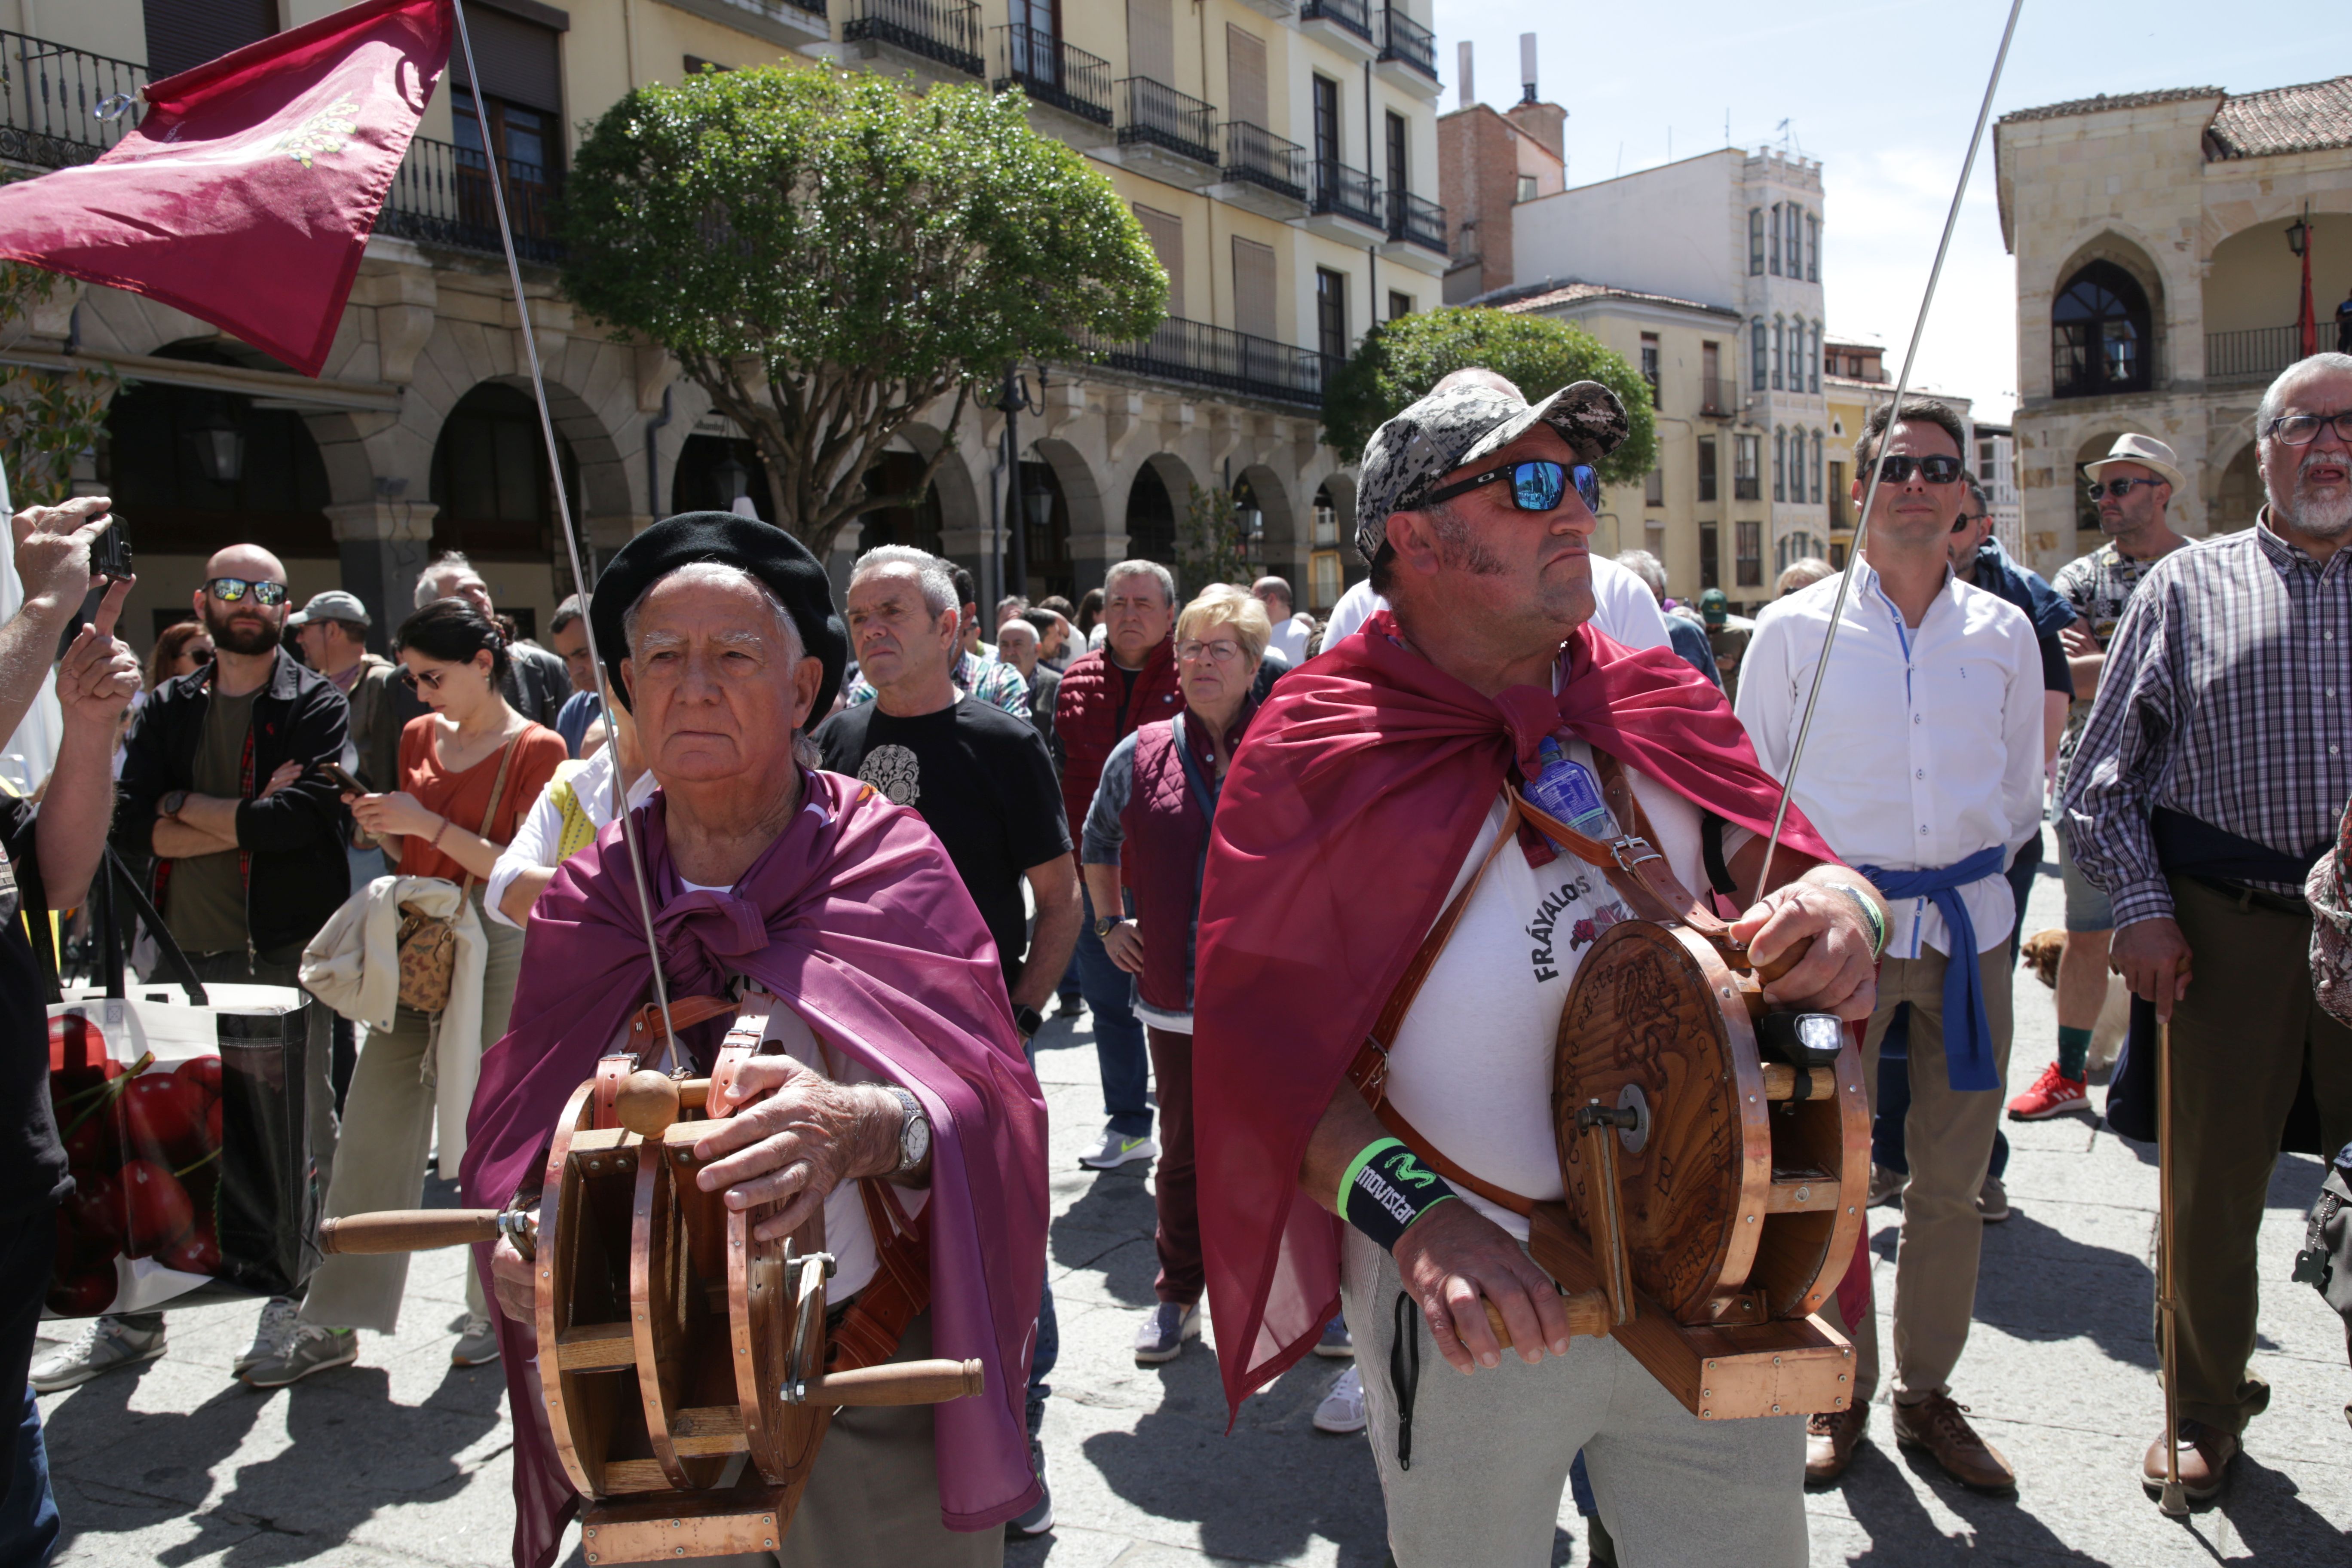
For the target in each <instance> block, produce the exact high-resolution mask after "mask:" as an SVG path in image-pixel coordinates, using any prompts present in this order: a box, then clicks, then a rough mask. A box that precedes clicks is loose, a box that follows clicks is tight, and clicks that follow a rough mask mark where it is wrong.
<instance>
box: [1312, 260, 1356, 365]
mask: <svg viewBox="0 0 2352 1568" xmlns="http://www.w3.org/2000/svg"><path fill="white" fill-rule="evenodd" d="M1315 347H1316V349H1317V350H1318V352H1320V353H1322V354H1324V355H1325V356H1326V357H1327V358H1330V359H1345V358H1347V357H1348V275H1347V274H1346V273H1344V272H1334V271H1332V270H1331V269H1330V268H1328V267H1318V268H1316V269H1315Z"/></svg>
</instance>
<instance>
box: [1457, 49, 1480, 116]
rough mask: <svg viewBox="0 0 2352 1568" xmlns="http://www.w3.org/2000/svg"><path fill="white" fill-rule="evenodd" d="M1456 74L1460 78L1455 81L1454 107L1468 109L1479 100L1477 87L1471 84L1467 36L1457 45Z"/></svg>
mask: <svg viewBox="0 0 2352 1568" xmlns="http://www.w3.org/2000/svg"><path fill="white" fill-rule="evenodd" d="M1454 76H1455V78H1456V79H1457V80H1456V81H1455V83H1454V89H1455V96H1454V108H1456V109H1467V108H1469V107H1470V106H1471V105H1472V104H1474V103H1475V102H1477V101H1478V91H1477V89H1475V88H1474V87H1472V86H1471V85H1470V40H1469V39H1467V38H1465V39H1463V40H1462V42H1461V43H1460V44H1459V45H1457V46H1456V52H1455V54H1454Z"/></svg>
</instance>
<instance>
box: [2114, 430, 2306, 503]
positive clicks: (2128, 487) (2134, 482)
mask: <svg viewBox="0 0 2352 1568" xmlns="http://www.w3.org/2000/svg"><path fill="white" fill-rule="evenodd" d="M2304 439H2305V440H2306V441H2307V440H2309V439H2310V437H2305V438H2304ZM2303 444H2304V443H2303V442H2302V441H2294V442H2290V443H2289V445H2291V446H2297V447H2300V446H2302V445H2303ZM2170 482H2171V481H2170V480H2168V479H2109V480H2108V481H2107V482H2106V483H2105V484H2104V485H2102V484H2095V483H2094V484H2091V485H2088V486H2085V487H2084V494H2086V495H2088V496H2089V497H2090V498H2091V499H2092V500H2098V499H2099V498H2100V497H2101V496H2103V495H2106V496H2113V497H2115V498H2116V500H2123V499H2124V497H2126V496H2127V495H2129V494H2131V493H2132V491H2134V490H2136V489H2140V488H2141V487H2142V486H2144V485H2161V484H2168V483H2170Z"/></svg>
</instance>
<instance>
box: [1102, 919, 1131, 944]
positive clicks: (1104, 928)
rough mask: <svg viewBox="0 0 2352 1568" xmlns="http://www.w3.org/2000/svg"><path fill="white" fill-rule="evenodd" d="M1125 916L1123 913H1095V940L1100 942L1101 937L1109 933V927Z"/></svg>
mask: <svg viewBox="0 0 2352 1568" xmlns="http://www.w3.org/2000/svg"><path fill="white" fill-rule="evenodd" d="M1126 918H1127V917H1126V916H1124V915H1097V916H1096V917H1095V940H1096V941H1097V942H1100V941H1101V940H1102V939H1103V938H1105V937H1107V936H1108V935H1109V934H1110V933H1111V928H1112V927H1114V926H1116V925H1118V922H1119V921H1122V920H1125V919H1126Z"/></svg>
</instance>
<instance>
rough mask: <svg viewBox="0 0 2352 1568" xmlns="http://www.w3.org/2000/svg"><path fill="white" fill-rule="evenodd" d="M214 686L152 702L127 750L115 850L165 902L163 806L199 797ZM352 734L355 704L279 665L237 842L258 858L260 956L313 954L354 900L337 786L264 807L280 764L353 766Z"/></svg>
mask: <svg viewBox="0 0 2352 1568" xmlns="http://www.w3.org/2000/svg"><path fill="white" fill-rule="evenodd" d="M212 677H213V671H212V668H211V667H207V668H204V669H200V670H198V671H196V672H195V673H194V674H193V675H184V676H181V677H180V678H179V679H175V680H167V681H165V682H164V683H163V685H162V686H159V687H157V688H156V689H154V690H153V691H152V692H150V693H149V694H148V697H147V701H146V704H145V706H143V707H142V708H141V709H140V710H139V717H138V718H137V719H136V720H134V721H132V723H131V738H130V740H129V741H128V742H126V743H125V745H124V747H123V755H122V780H121V786H120V788H119V790H118V793H117V796H116V800H115V808H114V833H113V839H114V847H115V849H116V851H117V852H118V853H119V854H121V856H122V857H123V859H124V861H125V863H126V864H128V865H130V866H131V867H132V868H134V870H135V871H136V870H141V869H142V868H143V871H144V876H145V880H146V882H147V885H148V886H149V887H150V888H152V889H158V890H160V888H161V885H162V883H163V879H164V876H163V868H164V867H165V866H167V865H168V864H169V862H166V861H159V860H157V859H156V858H155V851H154V825H155V803H156V802H157V801H158V800H160V799H161V798H163V796H164V795H168V794H170V793H171V792H172V791H173V790H175V789H194V787H195V779H194V767H195V755H196V746H197V744H198V742H200V741H201V740H202V738H203V735H204V728H205V712H206V711H207V710H209V709H210V708H211V705H212ZM350 728H351V704H350V703H348V702H346V701H345V700H343V694H342V693H341V692H340V691H338V690H336V689H335V683H334V682H333V681H331V680H329V679H327V678H326V677H325V676H323V675H320V673H319V672H318V671H316V670H314V669H310V668H306V667H304V666H303V665H302V664H300V663H299V662H298V661H297V660H295V659H293V658H289V657H288V656H286V655H285V654H282V653H281V654H279V655H278V668H276V669H274V670H272V671H271V672H270V676H269V684H268V686H266V687H264V688H263V689H261V691H260V693H259V694H258V695H257V697H256V698H255V699H254V702H253V763H252V766H251V768H250V769H248V770H247V778H246V781H245V786H244V795H245V797H246V799H245V802H244V804H243V805H239V806H238V807H237V808H236V841H237V844H238V845H239V847H242V848H244V849H245V850H246V851H247V865H246V885H245V918H246V931H247V938H248V940H249V941H250V942H252V944H253V948H254V951H255V952H275V951H276V950H278V949H279V948H283V947H287V946H289V945H296V944H299V943H302V942H309V941H310V939H311V938H312V937H313V936H315V935H317V934H318V931H319V928H320V926H322V925H324V924H326V923H327V917H328V916H330V915H331V914H333V913H334V912H335V910H336V909H337V908H339V907H340V906H341V904H342V902H343V900H344V898H345V897H346V896H347V895H348V894H349V893H350V891H351V885H352V874H351V862H350V861H349V860H347V859H345V858H344V856H343V846H344V844H345V843H346V842H348V841H349V838H350V836H351V813H350V812H349V811H347V810H345V809H344V806H343V803H342V800H341V795H339V794H338V792H337V791H336V789H335V786H334V785H333V784H329V783H328V782H327V781H326V780H325V779H323V778H320V777H319V776H318V775H316V774H315V773H307V774H305V775H304V776H303V777H302V778H300V779H298V780H297V781H295V783H294V784H290V785H289V786H288V787H287V788H285V789H282V790H280V791H278V793H277V794H276V795H271V796H270V797H269V798H268V799H267V800H256V799H254V798H253V796H254V795H257V794H258V793H259V791H260V789H261V786H262V785H263V784H267V783H268V781H269V775H270V774H271V773H273V772H275V771H276V770H277V767H278V763H283V762H287V761H289V760H291V761H294V762H298V763H302V764H304V765H305V766H306V767H307V766H308V765H309V764H310V763H315V762H319V761H320V760H321V759H335V758H340V757H341V755H342V754H343V742H344V739H345V737H346V733H347V731H349V730H350ZM157 902H158V904H159V905H160V904H161V902H162V900H161V899H160V898H158V900H157Z"/></svg>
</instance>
